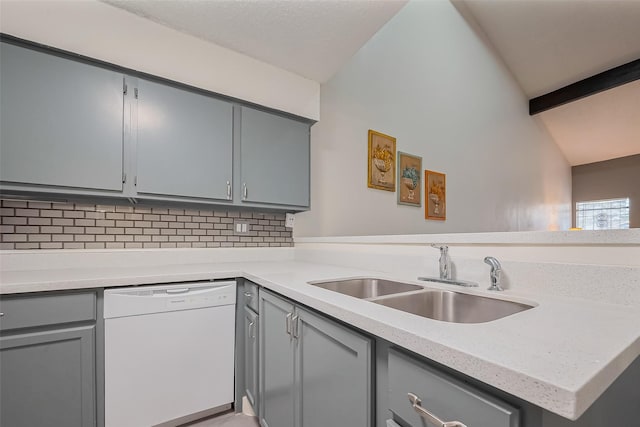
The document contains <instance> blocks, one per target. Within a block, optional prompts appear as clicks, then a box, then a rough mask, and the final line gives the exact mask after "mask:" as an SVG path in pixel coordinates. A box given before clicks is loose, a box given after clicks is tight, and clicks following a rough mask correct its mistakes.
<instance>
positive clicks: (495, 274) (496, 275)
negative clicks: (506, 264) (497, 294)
mask: <svg viewBox="0 0 640 427" xmlns="http://www.w3.org/2000/svg"><path fill="white" fill-rule="evenodd" d="M484 262H485V263H486V264H489V265H490V266H491V272H490V273H489V276H490V277H491V286H490V287H489V290H490V291H503V290H504V289H502V286H500V273H502V266H500V262H499V261H498V260H497V259H495V258H494V257H492V256H488V257H485V258H484Z"/></svg>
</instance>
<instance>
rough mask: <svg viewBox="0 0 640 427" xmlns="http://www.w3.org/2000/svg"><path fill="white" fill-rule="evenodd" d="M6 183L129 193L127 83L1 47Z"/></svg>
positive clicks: (1, 153) (1, 167)
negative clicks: (125, 187) (125, 179)
mask: <svg viewBox="0 0 640 427" xmlns="http://www.w3.org/2000/svg"><path fill="white" fill-rule="evenodd" d="M0 92H1V93H2V96H1V97H0V141H1V143H0V180H1V181H3V182H5V183H20V184H36V185H46V186H60V187H73V188H83V189H92V190H111V191H122V167H123V166H122V162H123V157H122V156H123V102H124V98H123V96H124V95H123V75H122V74H119V73H116V72H113V71H109V70H105V69H102V68H98V67H94V66H91V65H87V64H83V63H79V62H75V61H71V60H67V59H63V58H60V57H57V56H53V55H48V54H45V53H41V52H37V51H34V50H30V49H25V48H22V47H18V46H14V45H11V44H8V43H1V44H0Z"/></svg>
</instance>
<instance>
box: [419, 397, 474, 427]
mask: <svg viewBox="0 0 640 427" xmlns="http://www.w3.org/2000/svg"><path fill="white" fill-rule="evenodd" d="M407 396H408V397H409V402H411V406H413V410H414V411H416V412H417V413H418V414H419V415H420V416H421V417H422V418H424V419H425V420H427V421H428V422H430V423H432V424H433V425H435V426H437V427H467V426H465V425H464V424H462V423H461V422H460V421H442V420H441V419H440V418H438V417H436V416H435V415H434V414H432V413H431V412H429V411H427V410H426V409H425V408H423V407H422V400H420V398H419V397H418V396H416V395H415V394H413V393H407Z"/></svg>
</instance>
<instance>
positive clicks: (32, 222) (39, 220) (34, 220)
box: [28, 217, 51, 225]
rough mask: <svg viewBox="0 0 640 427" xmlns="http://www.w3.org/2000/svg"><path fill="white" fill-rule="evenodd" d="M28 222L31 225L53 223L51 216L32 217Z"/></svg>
mask: <svg viewBox="0 0 640 427" xmlns="http://www.w3.org/2000/svg"><path fill="white" fill-rule="evenodd" d="M28 222H29V225H51V218H39V217H32V218H29V220H28Z"/></svg>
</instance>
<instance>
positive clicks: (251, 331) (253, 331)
mask: <svg viewBox="0 0 640 427" xmlns="http://www.w3.org/2000/svg"><path fill="white" fill-rule="evenodd" d="M255 326H256V322H255V321H253V322H251V323H249V338H253V339H255V337H256V328H255Z"/></svg>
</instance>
